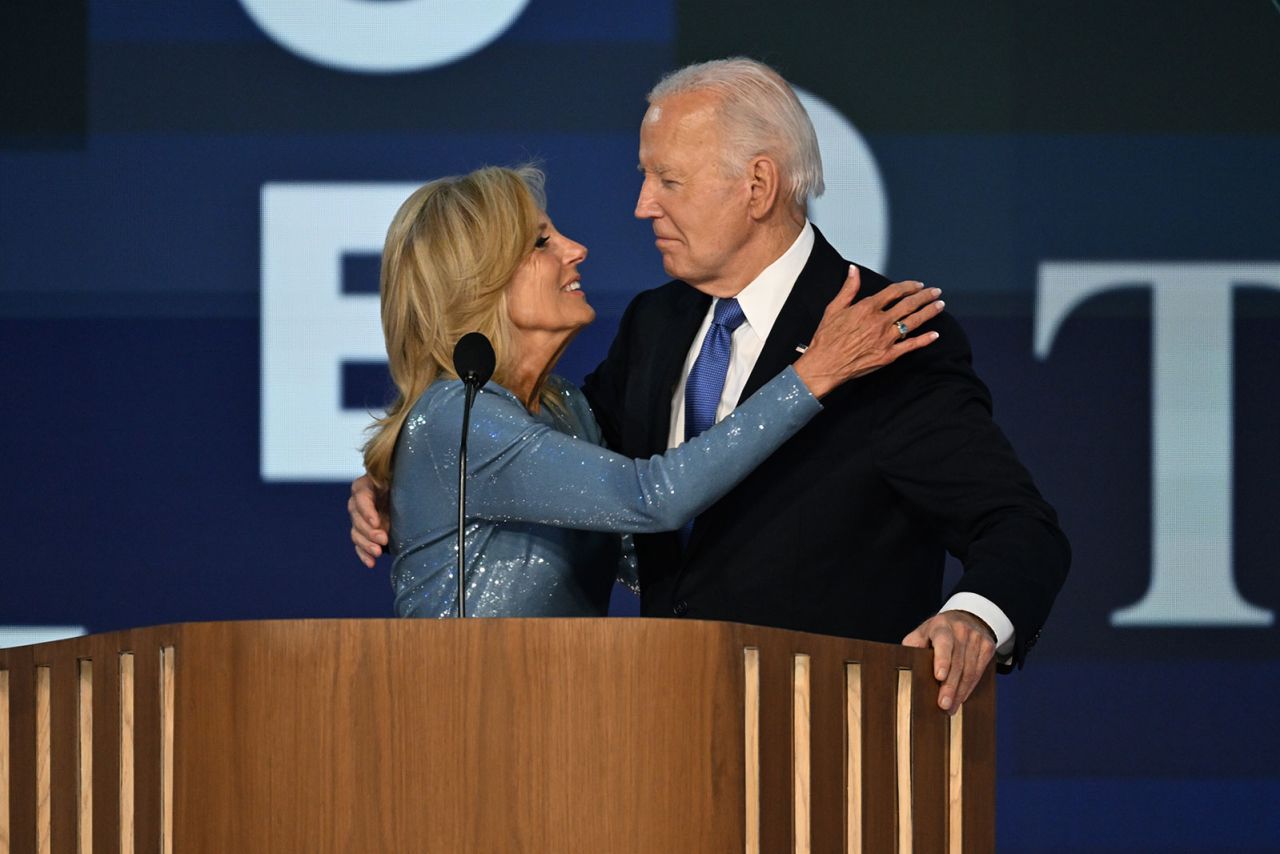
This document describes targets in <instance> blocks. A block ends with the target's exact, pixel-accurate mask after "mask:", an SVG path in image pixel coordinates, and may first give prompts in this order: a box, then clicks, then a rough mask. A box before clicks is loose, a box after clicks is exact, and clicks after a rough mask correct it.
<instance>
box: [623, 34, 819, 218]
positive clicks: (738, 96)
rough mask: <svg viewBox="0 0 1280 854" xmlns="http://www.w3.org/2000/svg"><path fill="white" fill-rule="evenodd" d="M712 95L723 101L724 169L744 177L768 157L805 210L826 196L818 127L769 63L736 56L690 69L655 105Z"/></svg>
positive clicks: (667, 81) (668, 84) (658, 91)
mask: <svg viewBox="0 0 1280 854" xmlns="http://www.w3.org/2000/svg"><path fill="white" fill-rule="evenodd" d="M695 91H710V92H715V93H716V94H717V95H719V96H720V107H719V111H718V113H719V118H720V123H721V129H722V130H723V132H724V138H725V150H724V151H723V152H721V168H722V171H723V172H724V173H725V174H726V175H730V176H737V175H741V174H742V171H743V170H744V169H745V168H746V165H747V161H748V160H750V159H751V158H752V157H755V156H757V155H760V154H767V155H769V156H770V157H772V158H774V159H775V160H776V161H777V163H778V169H779V171H780V172H781V177H782V181H783V190H784V192H785V193H787V194H789V196H790V198H791V199H792V201H794V202H795V203H796V204H797V205H799V206H800V207H802V208H803V207H804V205H805V203H806V202H807V201H808V200H809V199H810V198H816V197H817V196H821V195H822V191H823V190H824V189H825V188H824V186H823V183H822V156H821V155H820V154H819V153H818V135H817V133H815V132H814V130H813V122H811V121H810V120H809V114H808V113H807V112H805V109H804V106H803V105H802V104H801V103H800V99H799V98H797V97H796V93H795V91H794V90H792V88H791V84H789V83H787V81H786V80H784V79H783V77H782V75H781V74H779V73H778V72H776V71H774V70H773V69H772V68H770V67H769V66H767V65H765V64H764V63H763V62H757V61H755V60H754V59H747V58H746V57H742V56H735V57H731V58H729V59H713V60H711V61H710V62H699V63H696V64H694V65H686V66H685V67H684V68H681V69H679V70H678V71H673V72H671V73H670V74H668V75H667V76H665V77H663V78H662V79H661V80H659V81H658V85H657V86H654V87H653V89H652V90H651V91H650V92H649V96H648V100H649V103H650V104H655V103H657V102H658V101H661V100H663V99H664V98H667V97H670V96H672V95H679V94H682V93H685V92H695Z"/></svg>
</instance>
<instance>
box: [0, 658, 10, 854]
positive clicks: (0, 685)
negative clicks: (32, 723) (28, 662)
mask: <svg viewBox="0 0 1280 854" xmlns="http://www.w3.org/2000/svg"><path fill="white" fill-rule="evenodd" d="M9 851H10V849H9V671H8V670H0V854H9Z"/></svg>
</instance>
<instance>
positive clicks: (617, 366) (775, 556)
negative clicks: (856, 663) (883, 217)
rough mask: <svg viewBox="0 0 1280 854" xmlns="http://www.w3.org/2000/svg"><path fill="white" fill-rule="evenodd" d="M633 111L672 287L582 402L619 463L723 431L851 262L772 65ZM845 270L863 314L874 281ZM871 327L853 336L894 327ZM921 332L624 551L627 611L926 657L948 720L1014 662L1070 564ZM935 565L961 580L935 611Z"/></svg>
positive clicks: (790, 354)
mask: <svg viewBox="0 0 1280 854" xmlns="http://www.w3.org/2000/svg"><path fill="white" fill-rule="evenodd" d="M649 105H650V106H649V109H648V111H647V112H646V113H645V116H644V120H643V122H642V125H641V130H640V169H641V171H642V172H643V174H644V183H643V185H642V187H641V190H640V197H639V199H638V201H637V203H636V211H635V213H636V216H637V217H639V218H642V219H647V220H649V221H651V222H652V224H653V230H654V235H655V238H656V244H657V247H658V250H659V252H661V254H662V258H663V266H664V267H665V269H666V271H667V273H668V274H669V275H671V276H673V277H674V279H675V280H674V281H672V282H669V283H668V284H666V285H664V286H663V287H661V288H657V289H655V290H652V291H647V292H645V293H642V294H640V295H639V296H637V297H636V298H635V300H633V301H632V303H631V305H630V306H629V307H628V308H627V311H626V313H625V315H624V316H623V319H622V323H621V326H620V328H619V331H618V335H617V337H616V338H615V339H614V342H613V345H612V346H611V348H610V351H609V354H608V356H607V357H606V359H605V361H604V362H603V363H602V364H601V365H600V366H599V368H597V369H596V371H595V372H594V373H593V374H592V375H591V376H589V377H588V378H587V381H586V383H585V384H584V387H583V390H584V391H585V392H586V395H587V397H588V399H589V400H590V402H591V405H592V408H593V410H594V412H595V415H596V417H597V419H598V420H599V421H600V425H601V427H602V429H603V431H604V435H605V438H606V440H607V441H608V443H609V445H610V447H612V448H613V449H615V450H617V451H618V452H620V453H622V454H625V455H628V456H633V457H646V456H650V455H652V454H656V453H660V452H662V451H663V450H664V449H666V448H667V447H670V446H674V445H677V444H679V443H681V442H683V441H684V440H685V439H686V438H687V437H688V436H690V435H693V432H694V431H693V430H690V429H689V427H690V425H689V424H687V423H686V422H687V421H691V422H706V421H707V419H708V418H710V417H711V415H710V412H709V411H707V410H708V408H709V407H714V410H715V411H714V418H715V420H719V419H720V418H723V417H724V416H725V415H727V414H728V412H730V411H732V409H733V407H734V406H735V405H736V404H737V403H738V402H739V401H740V400H743V399H745V398H746V397H748V396H750V395H751V393H752V392H754V391H755V390H756V389H757V388H759V387H760V386H761V385H762V384H763V383H764V382H766V381H767V380H768V379H769V378H771V377H773V376H775V375H776V374H777V373H778V371H780V370H781V369H782V368H784V367H785V366H786V365H787V364H789V363H790V362H792V361H794V360H795V359H796V358H797V356H798V352H799V351H801V350H802V349H803V348H804V346H806V345H807V344H808V342H809V340H810V337H811V336H812V334H813V332H814V330H815V328H816V327H817V325H818V321H819V320H820V318H821V316H822V311H823V309H824V307H825V306H826V304H827V303H828V302H829V301H830V300H831V298H832V297H834V295H835V294H836V293H837V291H839V289H840V287H841V285H842V283H843V282H844V279H845V276H846V274H847V272H848V270H849V266H850V265H849V264H848V262H847V261H844V260H843V259H841V258H840V256H839V254H838V253H837V252H836V251H835V250H834V249H833V248H832V247H831V246H830V244H828V243H827V242H826V240H825V239H824V238H823V237H822V235H821V233H820V232H819V231H818V230H817V229H816V228H814V227H813V226H812V225H811V224H810V223H809V222H808V220H807V219H806V216H805V204H806V202H807V200H808V199H809V198H810V197H811V196H813V195H817V194H818V193H820V192H821V191H822V165H821V160H820V158H819V155H818V148H817V139H816V135H815V134H814V131H813V126H812V124H811V123H810V121H809V118H808V116H807V115H806V114H805V112H804V108H803V107H802V106H801V105H800V103H799V101H798V100H797V98H796V96H795V93H794V92H793V91H792V90H791V87H790V86H789V85H788V84H787V83H786V81H785V80H783V79H782V77H780V76H779V75H778V74H777V73H776V72H774V71H773V70H772V69H770V68H768V67H767V66H764V65H762V64H760V63H756V62H753V61H750V60H744V59H732V60H718V61H715V62H708V63H702V64H699V65H693V66H689V67H687V68H684V69H681V70H680V71H677V72H675V73H674V74H672V75H670V76H668V77H666V78H664V79H663V80H662V81H661V82H660V83H659V84H658V85H657V86H656V87H655V88H654V90H653V91H652V92H651V93H650V95H649ZM859 273H860V276H861V290H860V293H859V294H858V297H859V299H862V298H864V297H866V296H869V295H871V294H874V293H876V292H878V291H879V290H881V289H882V288H884V287H885V286H886V285H887V284H889V283H888V281H887V280H886V279H884V278H883V277H881V276H879V275H877V274H875V273H872V272H871V271H868V270H859ZM877 314H878V313H876V312H872V313H869V315H868V321H867V322H868V323H869V324H880V325H883V326H887V325H891V324H892V323H893V321H894V319H895V318H893V317H892V316H890V315H888V314H879V316H876V315H877ZM903 332H904V334H905V330H903ZM923 332H924V333H928V332H937V333H939V334H940V338H939V340H938V341H937V342H935V343H933V344H932V345H931V346H929V347H926V348H923V349H921V350H919V351H917V352H913V353H910V354H908V355H906V356H904V357H902V358H901V359H899V360H898V361H896V362H894V363H893V364H892V365H890V366H889V367H886V368H884V369H882V370H880V371H878V372H876V373H873V374H870V375H868V376H866V377H862V378H860V379H858V380H856V381H853V382H850V383H849V384H847V385H846V386H844V387H843V388H841V389H839V390H838V391H836V392H835V393H833V394H831V395H830V396H828V397H827V398H826V399H825V400H824V401H823V403H824V408H825V410H826V412H824V414H823V417H822V418H821V419H815V421H814V422H813V423H812V424H810V425H809V426H807V427H806V428H804V430H802V431H801V433H799V434H797V436H795V437H794V438H793V439H792V440H791V441H790V442H789V443H788V444H787V445H786V446H785V447H783V448H782V449H781V450H779V451H778V452H776V453H775V454H774V455H773V456H772V457H770V459H769V460H767V461H766V462H765V463H764V464H762V465H761V466H760V467H759V468H758V469H756V471H755V472H754V473H753V474H751V475H749V476H748V477H747V478H746V479H745V480H744V481H743V482H742V483H741V484H739V485H738V487H736V488H735V489H734V490H733V491H732V492H730V493H729V494H728V495H726V496H725V497H724V498H722V499H721V500H720V501H719V502H717V503H716V504H715V505H713V506H712V507H711V508H709V509H708V510H707V511H706V512H704V513H703V514H702V515H701V516H699V517H698V519H697V521H696V523H695V524H694V526H693V529H692V531H691V532H690V533H689V534H688V538H687V541H686V540H685V539H684V538H683V537H682V536H681V535H679V534H677V533H674V532H673V533H669V534H655V535H645V536H637V537H636V548H637V554H638V557H639V562H640V587H641V591H642V593H641V611H642V613H643V614H645V615H649V616H663V617H672V616H676V617H690V618H697V619H719V620H734V621H739V622H746V623H755V624H760V625H769V626H778V627H781V628H789V629H796V630H801V631H811V632H821V633H826V634H835V635H843V636H848V637H860V638H867V639H870V640H877V641H884V642H895V641H901V642H902V643H905V644H907V645H910V646H917V647H932V648H933V649H934V662H935V676H936V677H937V679H938V681H939V682H940V683H941V687H940V689H939V696H938V704H939V706H940V707H941V708H943V709H945V710H947V711H954V710H955V709H956V708H957V707H958V706H959V704H960V703H962V702H963V701H964V700H965V699H966V698H967V697H968V696H969V693H970V692H971V691H972V690H973V688H974V686H975V685H976V684H977V681H978V679H979V678H980V677H981V675H982V673H983V671H984V670H985V669H986V666H987V665H988V664H989V663H990V661H991V658H992V657H993V655H994V654H995V653H996V652H997V648H998V651H999V653H1000V654H1001V656H1002V657H1003V659H1004V661H1005V662H1007V663H1009V664H1013V663H1018V664H1020V663H1021V662H1022V660H1023V658H1024V657H1025V655H1026V652H1027V650H1028V649H1029V648H1030V647H1031V646H1032V645H1033V644H1034V643H1035V640H1036V638H1037V636H1038V634H1039V631H1040V627H1041V625H1042V624H1043V622H1044V620H1045V618H1046V617H1047V615H1048V611H1049V608H1050V606H1051V604H1052V602H1053V599H1054V597H1055V596H1056V594H1057V591H1058V589H1059V588H1060V587H1061V585H1062V582H1063V580H1064V578H1065V575H1066V572H1067V567H1068V563H1069V559H1070V558H1069V548H1068V546H1067V542H1066V539H1065V537H1063V535H1062V533H1061V531H1060V530H1059V529H1058V526H1057V520H1056V516H1055V514H1054V512H1053V510H1052V508H1050V507H1049V505H1048V504H1046V503H1045V502H1044V500H1043V499H1042V498H1041V497H1040V495H1039V493H1038V492H1037V491H1036V489H1035V487H1034V485H1033V484H1032V482H1031V478H1030V476H1029V475H1028V474H1027V472H1026V470H1025V469H1024V468H1023V467H1022V465H1021V464H1020V463H1019V462H1018V460H1017V458H1016V456H1015V455H1014V453H1013V450H1012V449H1011V448H1010V446H1009V444H1008V442H1007V441H1006V440H1005V438H1004V436H1003V435H1002V434H1001V433H1000V431H999V429H998V428H997V427H996V425H995V424H994V422H993V421H992V420H991V403H990V397H989V394H988V392H987V389H986V387H985V386H984V385H983V384H982V382H981V381H980V380H979V379H978V378H977V376H976V375H975V374H974V373H973V371H972V368H971V366H970V361H971V360H970V352H969V347H968V344H967V342H966V340H965V336H964V333H963V332H962V331H961V330H960V327H959V326H958V325H957V324H956V323H955V322H954V321H953V320H951V319H950V318H948V317H947V316H946V315H942V316H940V317H938V318H937V319H935V320H934V321H932V322H931V323H930V324H927V325H926V326H925V327H924V330H923ZM726 339H727V340H729V341H731V347H729V348H728V354H727V365H723V364H719V363H717V365H716V367H715V368H714V370H712V374H714V376H712V378H711V379H710V380H708V377H707V374H708V367H707V366H708V365H710V364H711V363H712V362H713V361H715V358H718V357H715V358H710V357H708V356H707V355H706V353H705V352H704V351H707V352H710V351H713V350H715V349H716V348H715V346H713V345H712V344H709V343H708V342H714V341H716V340H721V341H723V340H726ZM700 361H701V362H702V364H701V365H700V364H699V362H700ZM721 384H722V386H721ZM708 388H710V389H711V391H710V392H708ZM686 392H688V393H686ZM708 394H710V396H711V398H712V399H711V400H710V402H709V403H708V401H707V400H706V398H707V397H708ZM698 426H699V427H700V426H701V424H699V425H698ZM373 503H374V502H373V496H372V493H371V492H370V491H369V489H368V486H367V483H365V482H364V481H363V479H362V480H361V481H357V482H356V483H355V484H353V488H352V500H351V502H350V503H349V509H350V510H351V514H352V520H353V532H352V537H353V541H354V542H355V543H356V546H357V552H360V553H361V554H362V557H363V558H364V559H365V560H366V562H367V563H370V564H371V563H372V559H373V557H375V556H376V554H377V553H378V551H379V548H378V544H379V543H384V542H385V532H384V531H382V530H381V528H382V527H385V526H383V525H382V523H381V522H380V521H379V519H378V515H377V512H376V510H374V508H373ZM944 551H950V552H951V553H952V554H954V555H956V556H957V557H958V558H960V560H961V562H962V563H963V564H964V567H965V573H964V576H963V578H962V579H961V581H960V582H959V584H958V585H957V586H956V588H955V590H954V591H952V594H951V596H950V598H949V599H948V600H947V601H946V603H945V604H944V605H943V606H942V608H941V609H939V603H940V600H941V596H940V589H941V582H942V572H943V562H944Z"/></svg>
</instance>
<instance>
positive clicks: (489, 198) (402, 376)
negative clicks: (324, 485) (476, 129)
mask: <svg viewBox="0 0 1280 854" xmlns="http://www.w3.org/2000/svg"><path fill="white" fill-rule="evenodd" d="M544 182H545V178H544V176H543V174H542V172H541V171H540V170H538V169H536V168H534V167H532V166H524V167H520V168H517V169H504V168H499V167H486V168H484V169H479V170H477V171H475V172H472V173H470V174H469V175H462V176H453V177H448V178H439V179H437V180H435V181H431V182H429V183H427V184H424V185H423V186H422V187H419V188H418V189H417V190H415V191H414V193H413V194H412V195H411V196H409V198H408V199H406V200H405V201H404V204H402V205H401V206H400V209H399V210H398V211H397V212H396V215H395V218H394V219H393V220H392V221H391V227H390V228H388V229H387V240H386V243H385V245H384V246H383V250H382V273H381V283H380V288H381V298H382V332H383V336H384V337H385V338H386V344H387V359H388V362H389V365H388V367H389V369H390V372H391V379H392V382H394V383H395V386H396V390H397V394H396V398H395V401H394V402H393V403H392V404H391V406H390V407H389V408H388V409H387V413H386V415H385V416H384V417H382V418H379V419H377V420H376V421H375V422H374V423H373V425H372V426H371V427H370V428H369V429H370V432H371V434H372V435H371V436H370V438H369V440H368V441H367V442H366V443H365V445H364V467H365V470H366V471H367V472H368V473H369V477H370V478H371V479H372V480H373V482H374V483H375V484H377V486H378V488H379V489H381V490H385V489H387V488H388V486H389V485H390V483H391V466H392V456H393V454H394V452H395V446H396V439H397V438H398V437H399V435H400V430H401V428H402V427H403V426H404V422H405V420H406V419H407V418H408V415H409V412H410V411H411V410H412V409H413V405H414V404H415V403H416V402H417V400H418V398H419V397H421V395H422V393H423V392H424V391H426V389H427V387H428V386H430V385H431V384H432V383H433V382H435V381H436V380H437V379H440V378H441V377H444V378H448V379H456V378H457V374H456V373H455V372H454V370H453V348H454V345H455V344H457V342H458V339H459V338H461V337H462V336H463V335H464V334H466V333H468V332H472V331H476V332H482V333H484V335H485V336H486V337H487V338H488V339H489V341H490V342H491V343H492V344H493V350H494V354H495V356H496V357H497V366H496V368H495V370H494V374H493V381H494V382H496V383H498V384H499V385H507V382H506V380H507V379H508V378H509V377H510V375H511V372H512V369H513V366H514V360H515V357H516V354H515V353H514V352H513V348H512V329H511V320H510V318H509V316H508V313H507V300H506V289H507V285H508V284H509V283H510V282H511V279H512V277H513V276H514V275H515V273H516V270H517V269H518V268H519V267H520V265H521V264H522V263H523V262H524V260H525V259H526V258H527V257H528V256H529V253H530V252H532V251H533V248H534V242H535V241H536V240H537V238H538V234H539V226H540V224H541V222H542V219H543V213H542V211H543V210H544V209H545V208H546V201H545V194H544V190H543V186H544ZM535 397H536V394H535Z"/></svg>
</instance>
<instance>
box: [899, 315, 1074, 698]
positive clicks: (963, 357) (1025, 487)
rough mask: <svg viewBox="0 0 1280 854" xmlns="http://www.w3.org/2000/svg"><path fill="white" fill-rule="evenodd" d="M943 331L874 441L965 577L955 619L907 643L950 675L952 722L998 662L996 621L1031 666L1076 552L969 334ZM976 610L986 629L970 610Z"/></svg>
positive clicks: (938, 620) (930, 626) (948, 614)
mask: <svg viewBox="0 0 1280 854" xmlns="http://www.w3.org/2000/svg"><path fill="white" fill-rule="evenodd" d="M939 328H940V329H941V331H942V339H941V341H940V342H939V345H937V346H935V347H933V348H930V349H929V351H926V352H925V353H921V354H919V355H918V356H917V358H916V362H915V363H914V364H912V365H910V366H904V367H905V368H907V369H905V370H902V371H899V372H897V374H896V375H894V376H893V377H889V376H886V377H885V378H884V380H885V384H884V388H883V392H884V394H885V397H886V400H885V401H884V404H885V405H884V408H883V409H882V412H883V416H882V420H881V423H879V424H878V425H877V428H876V442H877V449H878V453H877V459H878V462H879V464H880V466H881V471H882V474H883V475H884V477H885V478H886V480H887V481H888V482H889V483H890V484H891V485H892V486H893V488H894V489H895V490H896V491H897V492H898V493H899V494H900V495H902V496H903V498H904V499H905V500H906V501H907V502H908V503H909V504H910V505H912V507H913V508H915V510H916V511H917V512H919V513H920V514H921V515H922V516H924V517H925V518H928V519H929V520H930V521H931V523H932V524H934V525H936V526H937V531H938V537H939V539H940V540H941V542H942V543H943V545H944V546H945V547H946V548H947V550H948V551H950V552H951V553H952V554H954V555H955V556H956V557H957V558H959V559H960V561H961V563H962V564H963V565H964V568H965V572H964V576H963V577H962V578H961V580H960V582H959V583H958V584H957V585H956V588H955V590H954V591H953V596H956V597H959V598H958V599H956V600H955V602H956V603H958V605H959V608H958V609H954V608H956V604H953V602H952V601H950V600H949V601H948V605H947V606H945V607H947V608H948V610H945V611H944V612H943V613H940V614H938V615H936V616H934V617H931V618H929V619H928V620H926V621H925V622H924V623H922V624H921V625H920V626H919V627H918V628H917V629H916V630H914V631H913V632H911V633H909V634H908V635H907V636H906V637H905V638H904V639H903V642H904V643H906V644H907V645H910V646H920V647H932V648H933V649H934V652H935V672H936V673H942V674H943V675H942V676H940V677H939V681H940V682H942V683H943V685H942V689H941V691H940V694H939V705H940V706H942V707H943V708H946V709H948V710H949V711H950V710H953V709H954V708H956V707H958V706H959V704H960V703H961V702H963V700H964V699H966V698H967V697H968V694H969V692H970V691H971V690H972V688H973V686H974V685H976V684H977V680H978V679H979V678H980V677H981V674H982V672H983V671H985V669H986V667H987V665H988V664H989V663H990V661H991V658H992V657H993V656H994V654H995V651H996V644H997V632H996V631H995V628H996V626H994V625H988V623H987V620H990V621H991V622H992V623H996V624H998V623H999V622H1000V621H1001V620H1007V622H1008V626H1007V628H1009V629H1012V644H1011V645H1012V650H1010V652H1011V653H1012V657H1013V661H1014V662H1016V663H1018V664H1021V662H1022V659H1023V657H1024V656H1025V654H1026V650H1027V648H1028V646H1029V645H1030V643H1033V642H1034V640H1035V638H1036V636H1037V635H1038V634H1039V631H1040V627H1041V626H1042V625H1043V623H1044V620H1045V619H1046V617H1047V616H1048V612H1049V608H1050V606H1051V605H1052V603H1053V599H1054V597H1055V596H1056V595H1057V592H1058V590H1059V588H1060V587H1061V585H1062V582H1063V580H1064V578H1065V576H1066V572H1067V567H1068V565H1069V562H1070V549H1069V547H1068V545H1067V542H1066V538H1065V537H1064V536H1063V535H1062V532H1061V530H1060V529H1059V528H1058V525H1057V517H1056V514H1055V513H1054V511H1053V508H1051V507H1050V506H1049V505H1048V503H1047V502H1045V501H1044V499H1043V498H1042V497H1041V496H1040V494H1039V492H1038V491H1037V490H1036V488H1035V485H1034V483H1033V482H1032V479H1031V476H1030V474H1029V473H1028V472H1027V471H1026V469H1025V468H1024V467H1023V466H1022V464H1021V463H1020V462H1019V461H1018V459H1017V456H1016V455H1015V454H1014V451H1013V449H1012V447H1011V446H1010V445H1009V443H1008V440H1007V439H1006V438H1005V437H1004V435H1003V433H1001V431H1000V429H999V428H998V427H997V426H996V424H995V422H994V421H993V420H992V418H991V401H990V395H989V393H988V391H987V389H986V386H985V385H984V384H983V383H982V382H981V380H979V379H978V377H977V376H976V375H975V374H974V373H973V370H972V368H971V366H970V358H969V348H968V344H967V341H966V340H965V337H964V333H963V331H962V330H961V329H960V328H959V326H958V325H956V324H953V323H950V321H948V320H946V319H945V318H944V319H943V320H941V321H940V322H939ZM886 373H887V372H886ZM966 603H968V604H966ZM974 603H978V604H977V606H976V607H974V610H976V611H981V612H982V613H983V614H985V615H986V617H987V620H983V619H979V618H978V617H977V616H975V615H974V614H972V613H968V611H967V610H965V609H966V608H968V607H971V606H974ZM983 603H985V605H984V604H983ZM986 605H989V606H991V607H992V608H993V609H994V610H993V611H992V610H988V609H987V608H986V607H985V606H986ZM952 609H954V610H952ZM1002 628H1006V627H1002ZM1007 637H1008V635H1007V634H1006V637H1003V638H1000V640H1006V639H1007Z"/></svg>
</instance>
